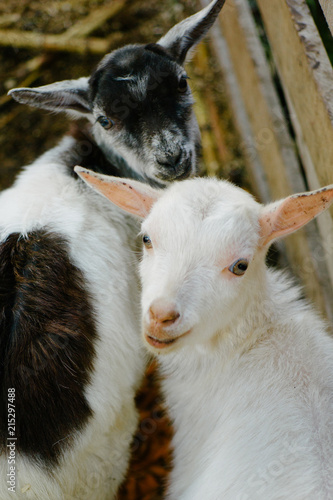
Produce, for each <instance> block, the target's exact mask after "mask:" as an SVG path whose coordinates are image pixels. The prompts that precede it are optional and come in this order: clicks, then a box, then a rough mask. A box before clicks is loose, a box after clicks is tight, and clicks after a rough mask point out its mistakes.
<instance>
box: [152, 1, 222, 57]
mask: <svg viewBox="0 0 333 500" xmlns="http://www.w3.org/2000/svg"><path fill="white" fill-rule="evenodd" d="M224 4H225V0H213V2H210V4H209V5H208V6H207V7H205V8H204V9H202V10H201V11H199V12H197V14H194V15H193V16H191V17H188V18H187V19H184V21H182V22H180V23H178V24H176V25H175V26H174V27H173V28H171V30H170V31H168V33H167V34H166V35H164V36H163V37H162V38H161V39H160V40H159V41H158V42H157V43H158V44H159V45H161V46H162V47H164V48H165V49H167V50H168V51H169V52H170V53H171V55H172V56H173V57H174V58H175V59H176V60H177V61H178V62H179V63H180V64H183V62H184V61H185V58H186V55H187V53H188V51H189V50H190V49H191V48H192V47H193V46H194V45H196V44H197V43H198V42H200V40H201V39H202V38H203V37H204V36H205V34H206V33H207V31H208V30H209V28H210V27H211V26H212V24H213V23H214V21H215V19H216V18H217V16H218V14H219V12H220V11H221V9H222V7H223V5H224Z"/></svg>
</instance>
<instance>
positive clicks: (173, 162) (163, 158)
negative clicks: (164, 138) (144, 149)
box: [156, 149, 182, 168]
mask: <svg viewBox="0 0 333 500" xmlns="http://www.w3.org/2000/svg"><path fill="white" fill-rule="evenodd" d="M181 158H182V151H181V149H179V150H178V151H177V152H175V153H168V154H165V155H162V154H160V155H158V156H157V157H156V160H157V163H158V164H159V165H161V167H172V168H175V167H177V166H178V165H179V163H180V161H181Z"/></svg>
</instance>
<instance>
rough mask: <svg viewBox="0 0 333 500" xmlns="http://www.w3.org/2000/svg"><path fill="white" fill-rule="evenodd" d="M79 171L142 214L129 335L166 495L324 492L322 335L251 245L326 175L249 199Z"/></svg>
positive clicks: (248, 499) (316, 203) (272, 232)
mask: <svg viewBox="0 0 333 500" xmlns="http://www.w3.org/2000/svg"><path fill="white" fill-rule="evenodd" d="M80 175H81V176H82V178H83V179H85V180H86V181H87V182H88V183H89V184H91V185H92V186H93V187H94V188H95V189H97V190H98V191H100V192H101V193H102V194H104V195H105V196H107V197H108V198H109V199H110V200H111V201H113V202H114V203H116V204H117V205H119V206H120V207H122V208H124V209H125V210H127V211H128V212H130V213H133V214H135V215H137V216H140V217H143V218H145V220H144V222H143V224H142V234H143V242H144V245H145V247H146V249H145V251H144V256H143V260H142V264H141V278H142V287H143V290H142V314H143V333H144V338H145V342H146V344H147V346H148V348H149V350H150V351H151V352H153V353H155V354H157V355H158V359H159V363H160V370H161V373H162V374H163V376H164V378H163V389H164V393H165V396H166V401H167V404H168V405H169V408H170V413H171V417H172V419H173V421H174V427H175V437H174V441H173V446H174V470H173V472H172V474H171V482H170V487H169V492H168V498H170V499H173V500H202V499H205V500H221V499H223V500H254V499H255V500H267V499H270V500H277V499H286V498H292V499H298V500H301V499H302V500H303V499H307V500H308V499H309V500H310V499H311V500H324V499H325V500H329V499H332V498H333V340H332V339H331V338H330V337H329V336H328V335H327V333H326V331H325V324H324V322H323V321H322V320H321V319H320V318H319V317H318V316H317V315H316V313H315V312H314V311H313V309H312V308H311V307H310V306H309V305H308V304H307V303H306V302H305V301H304V300H302V299H301V298H300V291H299V289H298V288H296V287H295V286H294V285H293V284H292V283H291V282H290V280H288V279H287V278H286V277H285V276H284V275H283V274H282V273H281V272H278V271H274V270H270V269H267V267H266V264H265V255H266V252H267V249H268V247H269V245H270V244H271V242H272V241H273V240H274V239H276V238H278V237H281V236H285V235H287V234H289V233H292V232H293V231H295V230H297V229H298V228H300V227H301V226H303V225H304V224H306V223H307V222H308V221H309V220H311V219H312V218H313V217H315V216H316V215H318V214H319V213H320V212H322V211H323V210H325V209H326V208H327V207H328V206H329V205H330V203H332V202H333V186H329V187H326V188H323V189H321V190H319V191H315V192H310V193H303V194H298V195H295V196H291V197H289V198H286V199H284V200H282V201H279V202H276V203H273V204H271V205H268V206H262V205H260V204H259V203H257V202H256V201H255V200H254V199H253V198H252V196H251V195H249V194H248V193H246V192H245V191H243V190H241V189H239V188H237V187H235V186H233V185H231V184H230V183H228V182H226V181H217V180H213V179H195V180H189V181H184V182H181V183H179V184H176V185H173V186H172V187H170V188H169V189H167V190H166V191H165V192H163V193H162V192H161V191H157V190H155V189H152V188H150V187H148V186H144V185H142V184H140V183H138V182H133V181H130V180H129V181H127V180H126V182H123V183H119V181H117V179H110V178H107V177H102V176H101V177H98V176H96V175H95V174H92V173H90V174H89V173H88V172H86V171H85V170H81V171H80Z"/></svg>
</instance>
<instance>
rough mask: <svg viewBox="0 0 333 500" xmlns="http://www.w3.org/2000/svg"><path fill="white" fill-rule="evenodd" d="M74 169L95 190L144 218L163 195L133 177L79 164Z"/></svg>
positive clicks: (127, 210) (124, 208)
mask: <svg viewBox="0 0 333 500" xmlns="http://www.w3.org/2000/svg"><path fill="white" fill-rule="evenodd" d="M74 170H75V172H76V173H77V174H78V175H79V176H80V177H81V178H82V179H83V180H84V181H85V182H86V183H87V184H88V185H89V186H90V187H92V188H93V189H94V190H95V191H97V192H98V193H100V194H102V195H103V196H105V197H106V198H107V199H108V200H110V201H112V203H114V204H115V205H117V206H118V207H120V208H122V209H123V210H125V211H126V212H129V213H130V214H132V215H136V216H137V217H141V218H143V219H144V218H145V217H147V215H148V214H149V212H150V210H151V208H152V206H153V205H154V203H155V202H156V201H157V200H158V198H159V197H160V196H161V194H160V191H159V190H157V189H154V188H152V187H150V186H148V185H147V184H143V183H142V182H138V181H134V180H132V179H122V178H120V177H111V176H109V175H102V174H96V173H95V172H92V171H91V170H87V169H85V168H82V167H79V166H77V167H75V168H74Z"/></svg>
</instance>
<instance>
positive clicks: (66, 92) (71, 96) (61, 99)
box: [8, 77, 91, 116]
mask: <svg viewBox="0 0 333 500" xmlns="http://www.w3.org/2000/svg"><path fill="white" fill-rule="evenodd" d="M88 82H89V78H86V77H83V78H79V79H77V80H64V81H62V82H55V83H51V84H50V85H43V86H42V87H35V88H17V89H12V90H10V91H9V92H8V94H9V95H10V96H11V97H13V99H15V101H18V102H20V103H23V104H29V105H30V106H34V107H36V108H42V109H48V110H50V111H56V112H59V111H69V112H71V113H72V114H74V115H75V114H76V115H79V116H82V115H85V116H87V114H89V113H91V110H90V105H89V93H88V90H89V84H88Z"/></svg>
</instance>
